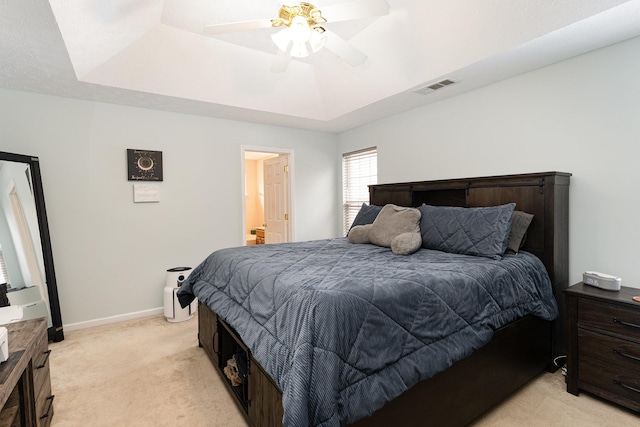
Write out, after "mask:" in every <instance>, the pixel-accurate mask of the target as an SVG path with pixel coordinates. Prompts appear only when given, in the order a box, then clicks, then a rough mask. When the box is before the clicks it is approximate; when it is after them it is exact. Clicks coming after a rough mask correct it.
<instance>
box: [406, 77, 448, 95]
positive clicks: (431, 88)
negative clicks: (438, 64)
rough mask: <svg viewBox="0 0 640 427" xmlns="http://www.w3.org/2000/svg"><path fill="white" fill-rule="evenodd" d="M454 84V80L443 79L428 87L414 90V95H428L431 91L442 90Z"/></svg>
mask: <svg viewBox="0 0 640 427" xmlns="http://www.w3.org/2000/svg"><path fill="white" fill-rule="evenodd" d="M454 83H456V81H455V80H451V79H444V80H440V81H439V82H437V83H432V84H430V85H429V86H425V87H423V88H420V89H417V90H414V93H417V94H420V95H428V94H430V93H431V92H433V91H436V90H438V89H442V88H443V87H446V86H449V85H452V84H454Z"/></svg>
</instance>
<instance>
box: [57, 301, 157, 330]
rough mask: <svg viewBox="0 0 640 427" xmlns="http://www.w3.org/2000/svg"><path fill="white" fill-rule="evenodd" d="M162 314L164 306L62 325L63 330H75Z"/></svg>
mask: <svg viewBox="0 0 640 427" xmlns="http://www.w3.org/2000/svg"><path fill="white" fill-rule="evenodd" d="M160 314H164V308H163V307H159V308H152V309H150V310H143V311H137V312H135V313H127V314H120V315H118V316H112V317H103V318H101V319H94V320H87V321H86V322H78V323H69V324H67V325H63V328H64V331H65V332H67V331H77V330H78V329H86V328H93V327H94V326H102V325H108V324H111V323H118V322H124V321H125V320H132V319H140V318H143V317H151V316H157V315H160Z"/></svg>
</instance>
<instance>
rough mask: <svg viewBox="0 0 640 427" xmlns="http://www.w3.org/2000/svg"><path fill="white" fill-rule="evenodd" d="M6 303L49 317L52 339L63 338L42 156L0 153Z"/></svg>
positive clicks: (0, 290)
mask: <svg viewBox="0 0 640 427" xmlns="http://www.w3.org/2000/svg"><path fill="white" fill-rule="evenodd" d="M5 307H12V309H11V310H13V311H15V310H19V311H20V313H21V315H22V320H27V319H33V318H37V317H46V318H47V319H48V322H49V340H50V341H62V340H63V339H64V333H63V328H62V317H61V315H60V304H59V301H58V288H57V285H56V277H55V270H54V267H53V254H52V252H51V239H50V236H49V225H48V223H47V213H46V210H45V204H44V194H43V190H42V180H41V176H40V164H39V162H38V158H37V157H31V156H24V155H20V154H12V153H4V152H0V311H2V310H3V309H4V308H5ZM18 307H19V308H18ZM7 310H8V309H7ZM7 310H5V311H7ZM13 311H12V312H13Z"/></svg>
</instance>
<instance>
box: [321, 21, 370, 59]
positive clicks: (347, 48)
mask: <svg viewBox="0 0 640 427" xmlns="http://www.w3.org/2000/svg"><path fill="white" fill-rule="evenodd" d="M325 34H326V35H327V42H326V44H325V45H324V47H326V48H327V49H329V50H330V51H331V52H333V53H335V54H336V55H337V56H338V57H340V58H342V59H344V60H345V61H347V62H348V63H349V64H351V65H353V66H354V67H355V66H357V65H362V64H363V63H364V61H366V60H367V55H365V54H364V53H363V52H362V51H360V50H358V49H356V48H355V47H353V46H352V45H351V44H350V43H349V42H348V41H346V40H345V39H343V38H342V37H340V36H339V35H337V34H336V33H334V32H333V31H330V30H325Z"/></svg>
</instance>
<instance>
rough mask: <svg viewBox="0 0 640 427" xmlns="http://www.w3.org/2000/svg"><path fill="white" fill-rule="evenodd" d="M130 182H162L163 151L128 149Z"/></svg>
mask: <svg viewBox="0 0 640 427" xmlns="http://www.w3.org/2000/svg"><path fill="white" fill-rule="evenodd" d="M127 169H128V170H127V173H128V178H127V179H128V180H129V181H162V151H149V150H134V149H127Z"/></svg>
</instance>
